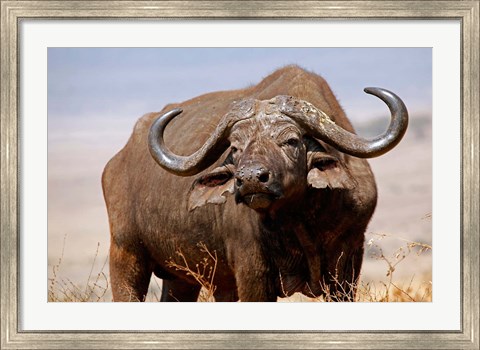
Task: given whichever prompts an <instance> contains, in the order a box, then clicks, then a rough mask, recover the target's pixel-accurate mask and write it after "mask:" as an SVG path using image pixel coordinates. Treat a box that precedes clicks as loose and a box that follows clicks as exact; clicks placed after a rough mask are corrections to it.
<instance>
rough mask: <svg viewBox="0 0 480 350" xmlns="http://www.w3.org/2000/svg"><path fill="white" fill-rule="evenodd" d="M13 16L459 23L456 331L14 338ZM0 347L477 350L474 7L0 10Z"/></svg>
mask: <svg viewBox="0 0 480 350" xmlns="http://www.w3.org/2000/svg"><path fill="white" fill-rule="evenodd" d="M23 18H37V19H45V20H48V19H55V18H69V19H76V18H82V19H85V18H95V19H109V18H110V19H112V18H128V19H136V18H159V19H168V18H176V19H185V20H188V19H227V20H229V19H232V20H233V19H239V18H252V19H272V18H274V19H278V20H288V19H298V18H305V19H308V18H315V19H359V18H360V19H361V18H363V19H382V20H395V19H418V20H428V19H442V18H445V19H446V18H448V19H452V18H453V19H458V20H459V21H460V22H461V27H462V31H461V35H462V38H461V41H462V52H461V60H462V62H461V69H462V73H461V75H462V84H461V89H462V91H461V98H462V108H461V109H462V134H461V138H462V150H461V154H462V156H461V161H462V165H461V167H462V174H461V181H462V184H461V185H462V188H461V192H462V194H461V201H462V203H461V231H462V242H461V249H462V252H461V271H462V276H461V281H462V286H461V293H462V296H461V298H462V299H461V305H462V309H461V322H462V327H461V330H460V331H441V330H438V331H428V332H423V331H410V332H406V331H388V332H387V331H381V332H378V331H368V332H367V331H358V332H357V331H355V332H340V331H336V332H326V331H229V332H227V331H188V332H187V331H185V332H184V331H168V332H167V331H160V332H145V331H137V332H127V331H55V330H51V331H43V332H35V331H21V330H19V326H18V325H19V317H20V316H21V315H20V313H21V310H20V309H19V297H20V294H19V274H20V271H21V270H20V264H21V261H20V251H19V225H20V220H19V217H20V214H21V211H20V207H21V203H20V200H19V198H20V197H19V188H20V187H21V184H20V182H19V173H20V171H21V169H20V168H19V166H20V163H19V157H20V150H19V148H18V137H19V113H20V110H19V86H20V84H21V80H20V77H19V55H18V52H19V36H20V33H19V23H20V21H21V20H22V19H23ZM1 47H2V53H1V154H2V156H1V188H2V198H1V248H0V249H1V252H0V253H1V260H0V261H1V295H0V297H1V310H2V313H1V348H2V349H16V348H28V349H47V348H48V349H52V348H62V349H65V348H88V349H97V348H109V349H123V348H137V349H140V348H158V349H160V348H169V349H171V348H192V349H193V348H208V349H216V348H232V349H235V348H239V349H251V348H348V349H356V348H381V349H383V348H399V349H400V348H402V349H405V348H465V349H478V347H479V272H478V271H479V269H480V264H479V252H478V246H479V227H480V225H479V218H478V212H479V197H480V196H479V176H478V175H479V174H478V169H479V167H480V164H479V154H480V150H479V119H478V115H479V114H480V110H479V104H480V102H479V90H478V86H479V84H480V78H479V74H480V72H479V65H480V62H479V2H478V1H470V2H468V1H442V2H436V1H433V2H432V1H409V2H402V1H400V2H398V1H374V2H373V1H332V2H330V1H326V2H317V1H253V2H252V1H237V2H233V1H215V2H209V1H156V2H150V1H148V2H142V1H128V2H123V1H71V2H70V1H64V2H58V1H35V2H16V1H2V2H1Z"/></svg>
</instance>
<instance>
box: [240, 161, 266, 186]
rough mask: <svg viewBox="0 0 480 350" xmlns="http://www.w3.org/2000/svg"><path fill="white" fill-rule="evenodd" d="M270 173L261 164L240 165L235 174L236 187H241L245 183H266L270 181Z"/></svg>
mask: <svg viewBox="0 0 480 350" xmlns="http://www.w3.org/2000/svg"><path fill="white" fill-rule="evenodd" d="M270 177H271V173H270V171H268V169H266V168H265V167H263V166H261V165H257V166H249V167H241V168H240V170H239V171H237V173H236V174H235V182H236V185H237V187H242V186H243V185H244V184H245V183H252V184H253V183H261V184H264V185H265V184H267V183H268V182H269V181H270Z"/></svg>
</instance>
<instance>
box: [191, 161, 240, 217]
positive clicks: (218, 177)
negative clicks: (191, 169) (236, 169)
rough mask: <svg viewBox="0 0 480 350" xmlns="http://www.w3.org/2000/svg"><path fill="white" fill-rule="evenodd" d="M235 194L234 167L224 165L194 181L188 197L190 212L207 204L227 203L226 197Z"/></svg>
mask: <svg viewBox="0 0 480 350" xmlns="http://www.w3.org/2000/svg"><path fill="white" fill-rule="evenodd" d="M233 192H234V185H233V170H232V166H231V165H222V166H220V167H218V168H215V169H213V170H212V171H211V172H209V173H208V174H204V175H202V176H201V177H199V178H197V179H196V180H195V181H194V183H193V185H192V188H191V190H190V193H189V195H188V210H190V211H191V210H194V209H195V208H198V207H201V206H204V205H205V204H207V203H212V204H222V203H225V202H226V201H227V198H226V197H225V195H226V194H227V193H233Z"/></svg>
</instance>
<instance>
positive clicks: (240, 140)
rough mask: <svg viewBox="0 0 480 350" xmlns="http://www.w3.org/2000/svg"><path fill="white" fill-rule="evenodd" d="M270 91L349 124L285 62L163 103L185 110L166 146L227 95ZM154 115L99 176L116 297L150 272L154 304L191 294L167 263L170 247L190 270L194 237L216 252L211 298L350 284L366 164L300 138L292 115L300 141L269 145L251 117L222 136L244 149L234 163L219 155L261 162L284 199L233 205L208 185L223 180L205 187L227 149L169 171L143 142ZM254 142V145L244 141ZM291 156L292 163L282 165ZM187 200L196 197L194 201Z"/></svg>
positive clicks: (215, 111) (368, 209)
mask: <svg viewBox="0 0 480 350" xmlns="http://www.w3.org/2000/svg"><path fill="white" fill-rule="evenodd" d="M277 95H290V96H293V97H296V98H298V99H301V100H305V101H308V102H310V103H311V104H313V105H315V106H316V107H317V108H319V109H321V110H323V111H324V112H325V113H326V114H327V115H329V116H330V117H331V119H332V120H333V121H334V122H335V123H336V124H337V125H339V126H341V127H343V128H344V129H346V130H349V131H352V132H353V128H352V126H351V124H350V122H349V121H348V119H347V117H346V116H345V113H344V112H343V110H342V108H341V107H340V105H339V104H338V102H337V100H336V98H335V96H334V95H333V93H332V91H331V90H330V88H329V86H328V85H327V83H326V82H325V81H324V80H323V79H322V78H321V77H319V76H318V75H315V74H313V73H309V72H307V71H305V70H303V69H301V68H299V67H296V66H288V67H285V68H282V69H280V70H277V71H276V72H274V73H273V74H271V75H269V76H268V77H266V78H265V79H264V80H263V81H261V82H260V83H259V84H258V85H256V86H252V87H249V88H247V89H243V90H234V91H222V92H215V93H209V94H206V95H202V96H199V97H196V98H194V99H191V100H188V101H185V102H183V103H179V104H173V105H169V106H166V107H165V108H164V109H163V111H162V112H166V111H168V110H171V109H172V108H174V107H181V108H182V109H183V110H184V112H183V114H182V115H181V116H180V117H177V118H175V119H174V120H173V121H172V122H171V123H170V124H169V126H168V127H167V129H166V132H165V140H166V144H167V145H168V147H169V148H170V149H171V150H172V151H173V152H175V153H176V154H179V155H190V154H192V153H193V152H194V151H196V150H197V149H198V148H199V147H200V146H201V145H202V144H203V143H204V142H205V140H206V139H207V138H208V136H209V135H210V134H211V133H212V131H213V130H214V129H215V127H216V126H217V124H218V122H219V120H220V118H221V117H222V116H223V115H225V114H226V113H227V112H228V111H229V108H230V106H231V104H232V103H233V102H234V101H240V100H243V99H249V98H252V99H256V100H269V99H271V98H273V97H275V96H277ZM162 112H160V113H150V114H147V115H145V116H144V117H142V118H141V119H140V120H139V121H138V122H137V124H136V126H135V129H134V131H133V134H132V136H131V137H130V139H129V141H128V143H127V144H126V146H125V147H124V148H123V149H122V150H121V151H120V152H119V153H118V154H117V155H115V156H114V157H113V158H112V159H111V160H110V161H109V163H108V164H107V166H106V167H105V170H104V173H103V178H102V184H103V190H104V196H105V201H106V204H107V209H108V215H109V220H110V230H111V248H110V272H111V273H110V275H111V281H112V290H113V297H114V300H115V301H134V300H144V297H145V294H146V292H147V288H148V282H149V279H150V276H151V274H152V273H155V274H156V275H157V276H159V277H161V278H163V279H164V291H163V295H162V300H163V301H173V300H180V301H192V300H195V299H196V297H197V295H198V291H199V288H198V286H197V285H196V282H195V281H194V280H193V279H192V278H191V277H190V276H187V275H186V274H185V273H184V272H181V271H176V270H175V269H172V268H169V267H167V263H166V262H167V261H169V260H174V261H176V262H177V263H179V264H182V261H180V260H178V255H177V252H178V251H181V252H182V253H183V254H184V256H185V257H187V259H188V263H189V264H190V266H195V264H197V263H199V262H200V261H202V259H203V258H204V257H205V254H203V253H202V252H201V251H200V250H199V249H198V247H197V244H198V243H199V242H203V243H205V245H206V246H207V247H208V249H209V250H210V251H212V252H213V251H216V253H217V255H218V265H217V270H216V275H215V280H214V284H215V285H216V287H217V289H216V292H215V298H216V299H217V300H222V301H234V300H237V299H238V298H240V299H241V300H242V301H275V300H276V298H277V296H284V295H290V294H292V293H294V292H297V291H298V292H303V293H304V294H307V295H320V294H322V290H323V289H324V287H325V285H326V286H327V287H329V288H330V290H331V292H332V291H333V292H335V291H336V290H337V289H338V288H342V285H343V287H345V286H346V285H347V284H348V283H349V282H355V281H356V280H357V278H358V274H359V272H360V268H361V263H362V256H363V241H364V232H365V229H366V226H367V224H368V222H369V220H370V217H371V216H372V214H373V211H374V208H375V205H376V199H377V193H376V186H375V181H374V177H373V174H372V172H371V170H370V167H369V165H368V163H367V162H366V161H365V160H363V159H359V158H355V157H351V156H348V155H345V154H342V153H339V152H338V151H336V150H334V149H333V148H332V147H330V146H328V145H325V144H323V143H321V142H319V141H318V140H309V139H308V138H306V137H307V136H308V135H302V134H301V133H302V130H300V129H299V128H298V126H297V125H296V124H295V123H293V122H291V121H290V123H291V125H292V128H293V129H295V128H297V129H295V130H298V132H299V136H300V144H299V145H296V146H292V147H295V149H293V148H292V147H290V146H288V147H287V149H289V150H288V151H284V148H282V147H283V146H279V145H278V142H277V143H275V142H276V141H274V140H273V141H272V140H270V139H269V140H268V141H267V138H266V137H264V136H265V135H263V136H262V135H261V133H262V130H265V128H262V127H261V126H259V125H258V124H259V122H258V121H257V122H255V120H250V121H249V123H250V124H248V123H247V122H246V121H245V122H239V123H238V127H237V126H235V128H234V130H233V131H232V135H231V136H232V140H231V141H232V145H237V146H238V148H240V147H242V148H244V149H242V150H241V151H242V153H241V154H240V156H238V155H237V156H235V155H233V157H231V158H233V160H232V161H231V162H229V161H228V159H227V161H226V162H225V163H226V164H227V165H226V166H227V167H230V168H229V171H230V173H232V169H231V167H234V168H235V169H236V167H238V166H239V165H241V164H247V165H246V166H247V167H248V166H249V165H248V164H250V163H252V162H260V163H261V164H262V166H268V168H269V170H271V174H272V176H275V179H272V181H273V180H275V181H277V182H278V184H279V186H280V187H281V188H282V191H283V194H284V196H283V197H282V198H284V199H283V200H281V201H277V202H275V203H274V204H273V205H271V206H269V207H268V208H267V209H262V208H260V209H261V210H258V211H256V210H253V209H252V208H249V207H248V206H247V205H245V204H241V203H239V204H237V203H236V202H235V197H241V195H238V194H236V195H232V194H231V192H233V191H236V192H237V193H238V192H239V191H238V188H237V187H235V189H234V186H233V181H234V179H233V178H232V179H228V181H227V182H226V183H217V182H218V181H217V182H215V185H214V186H223V187H221V188H220V187H216V188H215V187H212V190H210V189H208V188H205V186H204V185H203V184H204V183H205V182H208V181H210V180H211V178H212V177H211V176H213V175H209V174H212V173H211V172H212V171H213V169H215V171H218V168H221V169H220V170H219V171H220V172H222V171H223V168H222V164H225V163H224V161H225V159H226V158H227V156H228V155H229V151H227V152H225V154H224V156H222V157H221V158H220V159H219V160H218V161H217V162H216V163H215V164H214V165H213V166H211V167H210V168H209V169H207V170H205V171H204V172H202V173H200V174H199V175H197V176H195V177H178V176H175V175H172V174H170V173H168V172H167V171H165V170H163V169H162V168H160V167H159V166H158V165H157V164H156V163H155V161H154V160H153V159H152V157H151V156H150V153H149V151H148V146H147V139H148V132H149V127H150V125H151V124H152V122H153V121H154V119H156V118H157V117H158V116H159V115H160V114H161V113H162ZM269 118H270V117H269ZM271 118H273V119H275V118H277V117H276V116H273V117H271ZM282 118H283V117H282ZM265 121H266V119H265ZM278 121H279V119H278V118H277V119H275V120H274V122H275V123H277V122H278ZM242 123H243V126H242ZM247 124H248V125H247ZM286 133H287V132H286ZM281 137H282V136H281V135H276V136H275V138H274V139H275V140H278V139H279V138H281ZM233 138H235V140H233ZM252 139H255V140H257V141H256V142H255V144H254V145H251V146H248V144H249V142H250V141H251V140H252ZM289 147H290V148H289ZM272 155H274V156H272ZM235 157H237V159H235ZM330 158H331V159H333V160H331V159H330ZM318 159H320V160H319V161H317V160H318ZM249 162H250V163H249ZM292 164H293V165H294V164H297V165H298V164H300V165H299V166H296V167H295V168H291V169H290V168H288V166H291V165H292ZM235 169H234V170H235ZM236 170H238V169H236ZM307 173H308V179H307ZM209 176H210V177H209ZM245 180H246V181H248V179H245ZM202 181H203V182H202ZM307 182H308V183H307ZM248 185H249V186H258V183H257V184H254V185H252V184H248ZM202 186H203V187H202ZM212 186H213V185H212ZM197 190H199V191H200V192H196V191H197ZM289 191H290V192H289ZM220 195H222V196H223V198H219V196H220ZM192 196H193V197H192ZM211 196H216V197H215V198H216V199H215V200H216V202H215V201H213V202H212V204H209V198H210V197H211ZM237 200H241V198H240V199H239V198H237ZM192 201H193V202H194V203H196V204H197V205H196V206H192ZM334 277H335V278H336V279H338V280H339V281H340V282H341V285H339V284H338V283H335V282H334V281H333V280H334V279H335V278H334ZM346 289H348V288H346ZM350 294H351V295H353V294H354V291H351V293H350Z"/></svg>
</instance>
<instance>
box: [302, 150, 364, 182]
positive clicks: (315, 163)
mask: <svg viewBox="0 0 480 350" xmlns="http://www.w3.org/2000/svg"><path fill="white" fill-rule="evenodd" d="M308 165H309V166H308V169H309V171H308V174H307V182H308V184H309V185H310V186H312V187H313V188H331V189H347V190H349V189H352V188H354V187H355V186H356V181H355V179H354V178H353V177H352V175H351V174H350V172H349V171H348V169H347V168H346V167H345V165H343V164H342V163H341V162H340V161H339V160H338V158H336V157H334V156H332V155H331V154H328V153H325V152H308Z"/></svg>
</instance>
